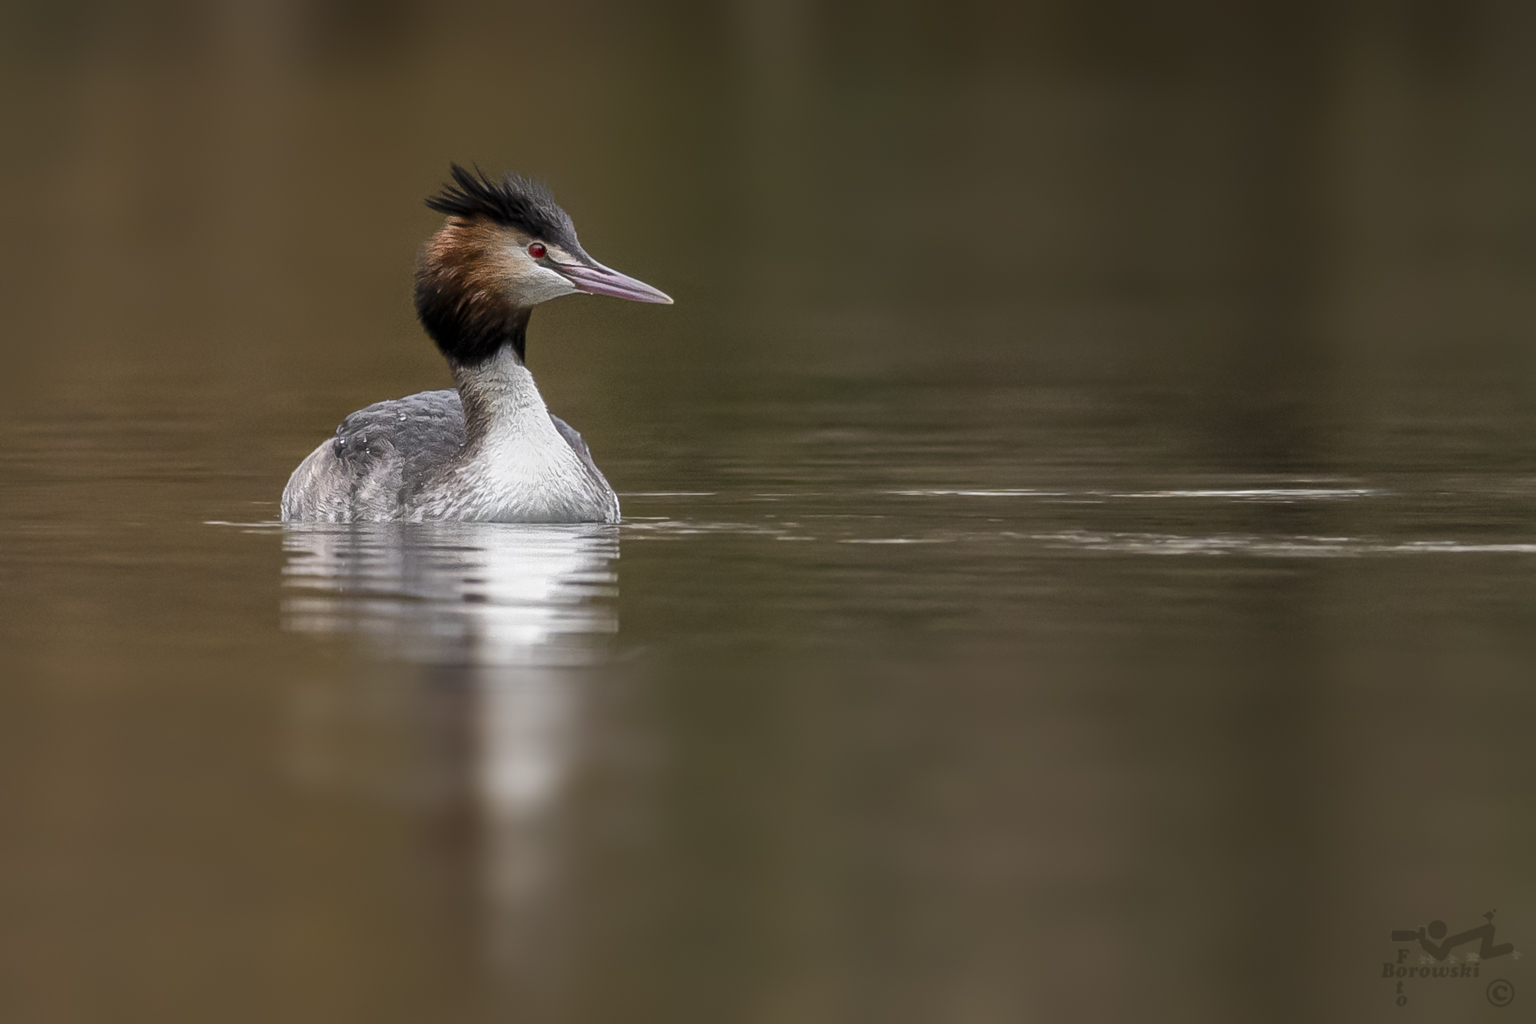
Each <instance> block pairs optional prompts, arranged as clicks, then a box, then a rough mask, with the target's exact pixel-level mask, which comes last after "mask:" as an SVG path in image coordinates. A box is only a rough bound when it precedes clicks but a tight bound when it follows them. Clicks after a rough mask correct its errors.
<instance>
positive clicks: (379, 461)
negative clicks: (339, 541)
mask: <svg viewBox="0 0 1536 1024" xmlns="http://www.w3.org/2000/svg"><path fill="white" fill-rule="evenodd" d="M466 386H467V387H468V388H471V389H473V390H474V391H475V393H476V395H477V400H472V402H473V404H474V405H481V404H482V403H483V408H484V409H485V410H486V415H485V422H484V424H483V425H477V426H482V429H477V430H470V429H469V428H468V425H467V424H466V419H465V416H464V403H463V400H462V399H461V397H460V392H459V391H423V392H421V393H419V394H415V395H411V396H409V397H407V398H398V399H394V400H392V401H388V402H375V403H374V404H373V405H370V406H368V407H367V408H366V409H359V410H358V411H357V412H354V413H353V414H352V415H350V416H348V417H347V418H346V419H344V420H342V422H341V426H339V427H337V428H336V436H335V437H333V438H330V439H328V440H326V441H325V442H323V443H322V444H321V445H320V446H319V447H318V448H316V449H315V450H314V451H313V452H311V453H310V455H309V457H308V458H307V459H305V460H304V461H303V462H302V463H300V464H299V468H298V469H296V470H294V472H293V476H292V477H291V478H290V479H289V481H288V486H287V487H286V488H285V489H284V490H283V518H284V519H286V520H295V519H307V520H313V521H318V522H326V523H350V522H389V521H404V522H424V521H431V520H439V519H451V520H460V521H466V522H499V523H508V522H515V523H616V522H618V521H619V499H618V496H617V495H615V494H614V493H613V488H612V487H610V486H608V481H607V479H606V478H605V477H604V476H603V474H602V471H601V470H599V469H598V468H597V465H596V464H595V463H594V462H593V461H592V454H591V453H590V452H589V451H588V450H587V446H586V444H585V443H584V442H583V441H582V439H581V435H580V434H578V433H577V432H576V431H575V430H573V429H571V427H570V426H568V425H567V424H566V423H565V421H563V420H561V419H559V418H558V417H556V416H555V415H553V414H552V413H550V412H549V411H548V410H547V409H546V408H545V407H544V400H543V398H541V397H540V395H539V391H538V388H537V387H536V386H535V385H534V383H533V375H532V374H531V373H529V372H528V369H527V367H525V366H523V365H522V364H521V363H518V362H517V361H516V360H514V359H512V358H511V353H510V352H508V353H507V355H506V356H502V357H499V358H496V359H493V360H492V361H491V365H489V366H488V367H485V368H483V369H482V372H480V373H477V374H476V375H475V376H474V379H472V380H469V381H467V382H461V384H460V387H461V388H465V387H466Z"/></svg>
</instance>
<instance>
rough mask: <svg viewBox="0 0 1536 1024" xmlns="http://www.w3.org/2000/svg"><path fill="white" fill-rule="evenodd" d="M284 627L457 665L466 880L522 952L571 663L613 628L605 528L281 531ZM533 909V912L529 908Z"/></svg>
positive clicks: (563, 731)
mask: <svg viewBox="0 0 1536 1024" xmlns="http://www.w3.org/2000/svg"><path fill="white" fill-rule="evenodd" d="M283 547H284V550H285V552H286V553H287V555H288V561H287V565H286V567H285V568H284V570H283V572H284V575H285V577H286V579H285V583H286V585H287V586H288V587H290V588H294V589H296V590H300V591H303V594H302V596H300V595H294V596H291V597H289V598H288V599H287V600H285V601H284V602H283V625H284V628H287V629H291V630H296V631H300V632H318V633H357V634H360V635H362V636H364V637H366V638H368V641H369V643H370V645H371V646H373V647H374V648H376V649H377V650H378V651H379V653H382V654H384V655H386V656H390V657H396V658H401V659H404V660H409V661H416V662H423V663H428V664H435V665H446V666H460V667H462V668H463V669H465V670H466V672H465V676H466V681H467V682H468V683H470V684H471V692H472V694H473V700H472V702H471V704H470V707H471V711H470V714H471V715H472V716H473V721H472V723H471V730H472V733H473V735H474V737H475V741H476V743H475V747H476V749H475V754H474V765H473V770H474V775H475V781H476V785H477V786H478V791H479V796H480V801H481V806H482V808H483V812H484V814H485V817H486V819H487V835H486V839H487V842H486V860H485V864H484V874H483V877H482V882H483V884H484V886H485V890H486V897H487V900H488V902H489V903H490V904H491V906H492V907H494V908H495V910H496V913H493V914H491V915H489V916H490V919H491V921H492V922H493V929H494V931H493V934H492V935H491V936H490V942H491V945H492V947H493V953H495V954H498V955H499V957H505V956H514V957H518V956H521V955H523V954H526V953H527V952H528V950H527V949H526V945H527V941H531V940H532V938H533V937H534V936H533V935H532V934H531V932H536V931H537V928H536V927H534V925H533V923H532V922H531V921H523V920H522V919H523V918H525V917H528V916H529V915H528V914H527V913H525V911H530V910H532V909H533V905H534V904H535V903H536V902H537V897H538V896H539V895H540V893H541V892H542V891H544V890H545V889H547V888H548V883H549V881H550V876H551V873H552V871H553V869H554V867H555V862H556V858H555V856H554V850H553V849H551V847H550V842H551V839H552V836H551V835H550V832H549V829H548V824H549V821H548V819H549V818H550V816H551V812H552V811H553V809H554V806H555V804H556V802H557V798H558V796H559V793H560V789H561V787H562V785H563V783H564V781H565V778H566V776H567V775H568V773H569V771H570V769H571V764H572V761H573V758H574V755H575V750H576V747H577V740H578V735H577V733H578V725H579V717H580V715H579V712H580V707H579V701H580V695H581V692H582V680H581V678H580V673H581V669H582V667H583V666H587V665H590V664H592V663H593V662H594V661H595V660H596V659H597V657H598V656H599V654H600V645H599V644H596V643H594V642H593V640H594V639H595V638H597V637H600V636H602V635H607V634H612V633H614V632H616V631H617V629H618V613H617V610H616V608H615V606H614V603H613V601H612V600H611V598H612V597H613V596H615V595H616V593H617V575H616V573H615V571H614V568H613V563H614V562H615V561H616V559H617V558H618V554H619V549H618V535H617V532H616V530H615V529H614V528H613V527H607V526H591V527H580V526H534V525H510V524H509V525H501V524H432V525H424V526H397V525H380V526H310V525H304V526H289V527H286V528H285V531H284V542H283ZM535 916H536V915H535Z"/></svg>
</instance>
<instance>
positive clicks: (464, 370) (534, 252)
mask: <svg viewBox="0 0 1536 1024" xmlns="http://www.w3.org/2000/svg"><path fill="white" fill-rule="evenodd" d="M450 170H451V173H452V174H453V182H452V183H451V184H449V185H446V186H444V187H443V189H442V191H441V192H439V193H438V194H437V195H435V196H433V197H431V198H430V199H428V200H427V205H428V206H429V207H431V208H432V209H434V210H437V211H438V212H439V213H444V214H447V215H448V220H447V222H446V223H444V225H443V226H442V228H441V229H439V230H438V232H437V234H435V235H433V236H432V237H431V238H430V239H429V240H428V241H427V243H426V244H425V245H424V246H422V249H421V256H420V258H419V259H418V260H417V264H416V315H417V317H419V318H420V320H421V323H422V326H423V327H425V328H426V330H427V334H429V335H430V336H431V338H432V340H433V341H435V342H437V347H438V348H439V349H441V350H442V353H443V355H444V356H445V357H446V358H447V360H448V367H449V369H450V370H451V371H452V372H453V379H454V382H455V383H456V384H457V385H458V390H457V391H423V392H421V393H419V394H415V395H411V396H410V397H408V398H400V399H395V400H393V401H388V402H377V403H375V404H373V405H370V406H368V407H367V408H366V409H360V410H358V411H357V412H354V413H353V414H352V415H350V416H348V417H347V418H346V419H344V420H342V421H341V426H339V427H337V428H336V436H335V437H333V438H330V439H329V440H327V441H325V442H324V443H322V444H321V445H320V447H318V448H316V449H315V450H314V451H313V452H310V454H309V457H308V458H306V459H305V460H304V461H303V462H301V463H299V468H298V469H296V470H294V471H293V475H292V476H291V477H289V478H288V486H287V487H285V488H283V519H284V521H288V522H293V521H311V522H327V523H354V522H387V521H403V522H425V521H432V520H463V521H478V522H501V523H616V522H618V521H619V499H618V496H617V495H615V494H614V493H613V488H612V487H609V486H608V481H607V480H606V479H605V478H604V477H603V474H602V473H601V472H600V471H599V470H598V468H597V465H596V464H595V463H593V461H592V454H591V453H590V452H589V451H588V450H587V446H586V444H585V443H583V442H582V440H581V435H580V434H578V433H576V431H574V430H572V429H571V428H570V427H569V426H567V425H566V424H565V423H564V422H562V421H561V420H559V419H557V418H556V417H555V416H554V415H552V414H551V413H550V412H549V410H548V409H546V408H545V407H544V399H543V397H542V396H541V395H540V394H539V389H538V388H537V387H535V386H534V383H533V375H532V374H530V373H529V372H528V368H527V366H525V365H524V363H523V352H524V347H525V345H526V341H527V331H528V317H529V314H530V313H531V312H532V310H533V307H534V306H536V305H538V304H539V303H541V302H547V301H548V300H550V299H553V298H558V297H559V296H561V295H571V294H573V293H575V292H586V293H588V294H590V295H612V296H614V297H616V298H620V299H633V300H635V301H636V302H664V303H669V304H670V303H671V301H672V300H671V299H670V298H668V297H667V296H666V295H665V294H663V293H662V292H659V291H657V290H656V289H655V288H652V287H651V286H650V285H648V284H644V283H642V282H640V281H636V280H635V279H634V278H632V277H627V276H625V275H624V274H621V273H619V272H618V271H616V270H610V269H608V268H607V267H605V266H603V265H602V264H601V263H598V262H597V261H596V260H594V259H593V258H592V257H590V256H588V255H587V254H586V251H585V250H583V249H582V247H581V244H580V243H579V242H577V241H576V228H575V227H574V226H573V225H572V224H571V218H570V217H569V216H568V215H567V214H566V212H565V211H564V210H562V209H560V207H559V206H558V205H556V203H555V199H554V197H553V196H552V195H550V193H549V191H548V189H546V188H544V187H543V186H542V185H540V184H538V183H537V182H533V181H529V180H527V179H525V178H521V177H519V176H517V175H513V174H509V175H507V176H506V177H505V178H502V179H500V180H493V179H491V178H489V177H487V176H485V175H484V174H483V173H479V172H478V171H477V172H476V173H473V174H472V173H470V172H469V171H466V170H465V169H464V168H462V167H460V166H458V165H457V164H452V165H450Z"/></svg>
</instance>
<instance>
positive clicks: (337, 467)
mask: <svg viewBox="0 0 1536 1024" xmlns="http://www.w3.org/2000/svg"><path fill="white" fill-rule="evenodd" d="M549 418H550V421H551V422H552V423H553V424H554V426H555V429H556V430H557V431H558V432H559V434H560V436H561V437H562V438H564V439H565V442H566V444H568V445H570V447H571V450H572V451H574V452H575V453H576V455H577V457H578V458H579V459H580V460H581V461H582V464H583V465H584V466H586V468H587V471H588V472H589V473H590V474H591V475H592V477H593V478H594V479H596V480H599V481H601V482H602V486H603V488H604V489H607V490H609V491H610V493H611V488H609V487H608V481H607V479H606V478H605V477H604V476H603V474H602V471H601V470H599V469H598V468H597V464H596V463H595V462H593V460H592V453H591V451H590V450H589V449H588V448H587V445H586V442H585V441H583V440H582V439H581V434H579V433H577V431H576V430H575V429H573V428H572V427H571V426H570V425H569V424H568V423H566V422H565V421H564V420H562V419H560V418H559V417H558V416H555V415H554V414H553V413H551V414H550V417H549ZM465 443H466V433H465V424H464V406H463V403H462V402H461V401H460V399H459V393H458V392H457V391H448V390H445V391H422V392H419V393H417V394H414V395H408V396H407V397H405V398H395V399H390V400H389V401H384V402H375V403H374V404H372V405H370V406H367V407H366V408H363V409H359V410H358V411H357V412H354V413H352V414H351V415H350V416H348V417H347V418H346V419H344V420H342V421H341V425H340V426H338V427H337V428H336V435H335V437H333V438H331V439H330V440H329V441H328V442H326V443H324V444H322V445H321V446H320V447H319V448H316V449H315V451H314V452H312V453H311V454H310V456H309V458H307V459H305V460H304V462H303V464H301V465H300V466H299V468H298V469H297V470H295V471H294V474H293V477H292V479H290V480H289V483H288V487H287V488H286V489H285V490H284V492H283V502H282V514H283V518H284V519H319V520H322V521H331V522H349V521H353V520H354V519H356V518H358V517H359V514H360V513H362V512H363V510H364V509H372V510H380V509H385V508H395V509H399V510H403V509H404V508H405V507H406V506H408V505H409V504H410V503H411V499H412V497H413V496H415V495H417V494H418V493H420V492H421V490H422V489H423V487H425V486H426V485H427V484H428V483H429V482H430V481H432V480H433V479H434V478H435V477H436V476H437V475H439V474H441V472H442V469H443V467H445V466H447V465H448V464H449V463H450V462H451V460H453V459H454V457H455V456H457V455H458V454H459V452H460V450H462V449H463V447H464V445H465ZM362 517H363V518H376V515H369V514H364V515H363V516H362ZM386 518H388V517H387V516H386Z"/></svg>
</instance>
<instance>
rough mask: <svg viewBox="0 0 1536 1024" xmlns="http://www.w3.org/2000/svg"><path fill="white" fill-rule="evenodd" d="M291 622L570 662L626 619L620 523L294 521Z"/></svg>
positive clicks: (410, 652)
mask: <svg viewBox="0 0 1536 1024" xmlns="http://www.w3.org/2000/svg"><path fill="white" fill-rule="evenodd" d="M283 532H284V536H283V548H284V550H285V551H286V552H287V555H288V564H287V566H286V567H285V568H284V570H283V575H284V576H285V577H286V579H285V585H286V586H287V587H288V588H291V589H292V590H294V591H297V593H293V594H292V595H291V596H289V597H287V598H286V599H285V600H284V601H283V625H284V628H287V629H292V630H297V631H300V632H306V633H359V634H362V635H363V636H365V637H368V638H369V639H370V641H371V642H372V644H373V645H374V646H375V647H376V648H377V649H378V651H379V653H381V654H386V655H390V656H395V657H402V658H404V659H406V660H408V661H417V662H429V663H436V664H453V665H469V666H512V665H569V664H580V663H583V662H585V661H587V660H589V655H590V646H589V645H590V641H591V640H592V639H594V638H596V637H605V636H608V635H611V634H612V633H613V632H615V631H616V630H617V629H618V614H617V610H616V609H615V607H614V606H613V603H612V601H611V598H612V596H613V592H614V586H615V584H616V580H617V576H616V574H615V565H614V563H615V560H616V559H617V558H618V555H619V545H618V537H617V535H616V534H617V531H616V529H615V528H614V527H611V526H602V525H597V524H593V525H586V526H557V525H547V526H534V525H524V526H513V525H503V524H498V523H431V524H422V525H399V524H392V525H384V524H380V525H374V526H351V527H338V526H329V525H314V526H308V525H290V526H287V527H285V528H284V531H283Z"/></svg>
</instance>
